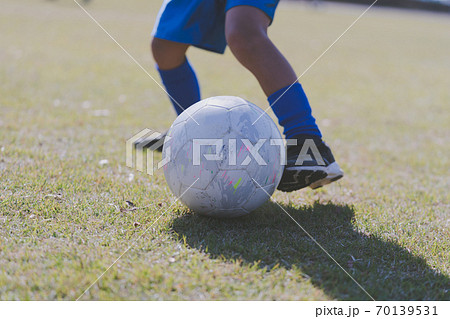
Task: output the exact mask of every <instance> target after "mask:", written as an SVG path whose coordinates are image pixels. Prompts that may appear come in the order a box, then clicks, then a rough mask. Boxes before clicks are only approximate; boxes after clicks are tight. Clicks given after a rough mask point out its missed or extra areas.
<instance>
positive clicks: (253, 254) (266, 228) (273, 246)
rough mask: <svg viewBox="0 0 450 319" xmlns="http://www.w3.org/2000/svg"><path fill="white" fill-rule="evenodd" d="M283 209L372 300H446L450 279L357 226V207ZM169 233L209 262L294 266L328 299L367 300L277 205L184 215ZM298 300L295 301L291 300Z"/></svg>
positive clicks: (320, 205) (391, 243)
mask: <svg viewBox="0 0 450 319" xmlns="http://www.w3.org/2000/svg"><path fill="white" fill-rule="evenodd" d="M283 208H284V209H286V211H287V212H288V213H289V214H290V215H291V216H292V217H293V218H294V219H295V220H296V221H297V222H298V223H299V224H300V225H302V226H303V227H304V228H305V230H306V231H308V232H309V233H310V234H311V235H312V236H313V237H314V238H315V239H316V240H317V241H318V242H319V243H320V244H321V245H322V246H323V247H324V248H325V249H326V250H327V251H328V252H329V253H330V254H331V256H333V258H335V260H336V261H337V262H338V263H339V264H340V265H341V266H342V267H344V269H345V270H346V271H348V272H349V273H350V274H351V275H352V276H353V277H354V278H355V279H356V280H357V281H358V282H359V283H360V284H361V285H362V286H363V287H364V288H365V289H366V290H367V291H368V293H369V294H371V295H372V296H373V297H374V298H375V299H376V300H430V299H431V300H442V299H448V298H449V293H448V288H449V284H450V283H449V278H448V277H447V276H445V275H443V274H440V273H438V272H436V271H435V270H434V269H432V268H430V267H429V266H428V265H427V264H426V262H425V260H424V259H423V258H420V257H417V256H414V255H412V254H411V253H410V252H408V251H407V250H406V249H404V248H402V247H401V246H399V245H398V244H396V243H394V242H391V241H386V240H383V239H380V238H377V237H374V236H371V235H366V234H363V233H362V232H359V231H357V230H356V229H355V227H354V225H353V223H352V221H353V218H354V215H355V213H354V209H353V208H352V207H351V206H347V205H345V206H340V205H335V204H332V203H328V204H325V205H324V204H319V203H315V204H314V205H313V206H308V207H304V208H301V209H296V208H294V207H288V206H284V207H283ZM172 227H173V230H174V232H176V233H177V234H178V236H179V239H180V240H182V238H183V237H185V241H186V243H187V245H188V246H190V247H191V248H194V249H198V250H200V251H204V252H208V253H209V254H210V257H211V258H225V259H227V260H230V259H232V260H233V259H235V260H241V261H242V263H244V264H245V263H247V264H254V263H259V266H260V267H264V268H267V269H268V270H269V271H270V270H271V269H272V268H274V267H275V266H276V265H277V267H284V268H286V269H292V268H295V269H299V270H300V271H301V272H302V273H303V274H305V275H306V276H309V277H310V278H311V282H312V283H313V284H314V285H315V286H316V287H318V288H320V289H322V290H323V291H324V292H325V293H326V294H327V295H329V296H330V297H331V298H335V299H340V300H355V299H356V300H368V299H369V297H368V296H367V295H366V294H365V293H364V292H363V291H362V289H361V288H359V287H358V285H356V284H355V283H354V282H353V281H352V279H351V278H349V276H347V275H346V274H345V273H344V272H343V271H342V269H340V268H339V266H337V265H336V264H335V263H334V262H333V260H332V259H331V258H330V257H328V256H327V255H326V254H325V253H324V252H323V251H322V250H321V249H320V247H318V246H317V245H316V244H315V243H314V242H313V241H312V240H311V239H310V238H309V237H308V236H307V235H306V234H305V233H304V232H303V231H302V230H301V229H300V228H299V226H298V225H296V224H295V223H294V221H293V220H292V219H290V217H289V216H287V215H286V214H285V213H284V212H283V211H282V210H281V209H280V208H279V207H278V206H277V205H276V204H274V203H267V204H266V205H264V206H263V207H262V208H261V209H260V210H259V211H257V212H255V213H252V214H250V215H249V216H246V217H243V218H238V219H232V220H221V219H211V218H205V217H202V216H198V215H195V214H191V215H184V216H182V217H179V218H177V219H176V220H174V222H173V226H172ZM292 298H293V299H295V296H292Z"/></svg>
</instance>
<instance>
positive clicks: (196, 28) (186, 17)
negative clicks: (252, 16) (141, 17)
mask: <svg viewBox="0 0 450 319" xmlns="http://www.w3.org/2000/svg"><path fill="white" fill-rule="evenodd" d="M278 2H279V0H164V2H163V4H162V7H161V9H160V11H159V13H158V17H157V19H156V23H155V27H154V29H153V33H152V34H153V36H154V37H156V38H160V39H165V40H170V41H175V42H181V43H186V44H190V45H193V46H196V47H199V48H202V49H205V50H209V51H213V52H218V53H223V52H224V51H225V48H226V46H227V42H226V39H225V13H226V11H227V10H229V9H231V8H233V7H236V6H240V5H246V6H252V7H256V8H258V9H260V10H262V11H263V12H264V13H265V14H266V15H267V16H268V17H269V18H270V19H271V20H273V17H274V14H275V10H276V8H277V5H278Z"/></svg>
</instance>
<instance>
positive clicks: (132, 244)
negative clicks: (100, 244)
mask: <svg viewBox="0 0 450 319" xmlns="http://www.w3.org/2000/svg"><path fill="white" fill-rule="evenodd" d="M198 180H199V178H197V179H196V180H195V181H194V182H193V183H192V184H191V186H189V187H188V188H187V189H186V190H185V191H184V192H183V193H182V194H181V195H180V196H178V197H177V198H176V199H175V200H174V201H173V202H172V204H170V206H169V207H168V208H167V209H166V210H165V211H164V212H163V213H162V214H161V215H159V217H158V218H157V219H156V220H155V221H154V222H153V223H152V224H151V225H150V226H148V227H147V229H146V230H145V231H144V233H142V234H141V235H140V236H139V237H138V238H136V239H135V240H134V241H133V242H132V243H131V244H130V246H128V248H127V249H125V251H124V252H123V253H122V254H121V255H120V256H119V257H117V259H116V260H114V262H113V263H112V264H111V265H110V266H109V267H108V268H106V270H105V271H104V272H103V273H102V274H101V275H100V276H98V277H97V279H95V280H94V281H93V282H92V283H91V284H90V285H89V287H88V288H87V289H86V290H85V291H83V293H82V294H81V295H80V296H78V298H77V299H76V301H78V300H80V298H81V297H83V296H84V294H86V292H88V291H89V289H91V288H92V286H93V285H95V283H96V282H97V281H99V280H100V279H101V278H102V277H103V275H104V274H106V273H107V272H108V270H109V269H111V267H112V266H114V265H115V264H116V263H117V262H118V261H119V259H120V258H122V256H123V255H125V254H126V253H127V252H128V251H129V250H130V249H131V248H132V247H133V246H134V244H135V243H136V242H137V241H138V240H139V239H141V238H142V236H144V235H145V234H146V233H147V232H148V230H149V229H150V228H151V227H152V226H153V225H154V224H155V223H156V222H157V221H158V220H159V219H160V218H161V217H162V216H164V215H165V214H166V213H167V212H168V211H169V209H170V208H171V207H172V206H173V204H175V203H176V202H177V200H179V199H180V198H181V197H182V196H183V195H184V194H185V193H186V192H187V191H188V190H189V189H191V187H192V186H194V184H195V183H196V182H197V181H198Z"/></svg>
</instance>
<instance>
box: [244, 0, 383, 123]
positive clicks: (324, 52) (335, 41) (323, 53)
mask: <svg viewBox="0 0 450 319" xmlns="http://www.w3.org/2000/svg"><path fill="white" fill-rule="evenodd" d="M377 2H378V0H375V1H374V2H373V3H372V4H371V5H370V6H369V7H368V8H367V9H366V10H364V12H363V13H361V14H360V15H359V17H358V18H356V20H355V21H353V23H352V24H350V26H349V27H348V28H347V29H345V31H344V32H342V34H341V35H340V36H339V37H338V38H337V39H336V40H334V42H333V43H331V44H330V46H329V47H328V48H327V49H326V50H325V51H323V52H322V54H321V55H319V57H318V58H317V59H315V60H314V62H313V63H311V65H310V66H309V67H308V68H307V69H306V70H305V71H303V73H302V74H301V75H300V76H299V77H298V78H297V80H295V82H294V83H292V84H291V85H290V86H289V87H288V88H287V89H286V90H285V91H284V92H283V93H282V94H281V95H280V96H279V97H278V98H277V99H276V100H275V101H274V102H273V103H272V104H271V105H269V107H268V108H266V109H265V110H264V113H267V111H268V110H269V109H270V108H271V107H273V106H274V104H275V103H277V102H278V100H279V99H281V98H282V97H283V95H285V94H286V92H287V91H289V89H290V88H291V87H292V86H293V85H294V84H295V83H297V82H298V80H300V79H301V78H302V77H303V76H304V75H305V74H306V73H307V72H308V71H309V70H310V69H311V68H312V67H313V66H314V65H315V64H316V63H317V61H319V60H320V59H321V58H322V57H323V56H324V55H325V54H326V53H327V52H328V51H329V50H330V49H331V48H332V47H333V46H334V45H335V44H336V43H337V42H338V41H339V40H340V39H341V38H342V37H343V36H344V34H346V33H347V31H348V30H350V29H351V28H352V27H353V26H354V25H355V24H356V22H358V21H359V19H361V18H362V17H363V16H364V15H365V14H366V13H367V11H369V10H370V9H371V8H372V7H373V6H374V5H375V4H376V3H377ZM264 113H263V114H261V115H260V116H259V117H258V118H257V119H256V120H255V121H254V122H253V123H252V125H254V124H255V123H256V122H257V121H258V120H259V119H260V118H261V117H262V116H263V115H264Z"/></svg>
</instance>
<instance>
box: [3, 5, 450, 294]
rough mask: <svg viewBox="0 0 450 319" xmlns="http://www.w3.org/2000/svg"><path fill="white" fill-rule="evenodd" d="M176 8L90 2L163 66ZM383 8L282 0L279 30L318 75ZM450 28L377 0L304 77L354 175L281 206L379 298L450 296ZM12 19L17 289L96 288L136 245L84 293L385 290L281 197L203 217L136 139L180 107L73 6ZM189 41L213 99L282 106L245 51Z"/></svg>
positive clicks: (10, 138) (11, 278)
mask: <svg viewBox="0 0 450 319" xmlns="http://www.w3.org/2000/svg"><path fill="white" fill-rule="evenodd" d="M157 2H158V1H144V0H132V1H127V2H126V3H125V2H123V1H118V0H114V1H106V0H103V1H101V0H97V1H94V2H92V4H90V5H89V6H88V9H89V10H90V11H91V12H92V14H93V15H94V16H95V17H96V18H97V19H98V20H99V22H100V23H101V24H102V25H104V27H105V28H106V29H107V30H109V31H110V32H111V34H112V35H113V36H115V37H116V38H117V40H118V41H119V42H120V43H121V44H122V45H123V46H124V47H125V48H127V49H128V50H129V51H130V53H131V54H132V55H133V56H135V57H136V59H137V60H138V61H140V62H141V63H142V64H143V65H144V66H145V67H146V68H147V69H148V70H149V72H150V74H151V75H152V76H154V77H155V78H156V77H157V73H156V72H155V70H154V69H153V61H152V60H151V57H150V54H149V52H148V51H149V50H148V43H149V39H150V31H151V28H152V24H153V21H154V19H155V16H156V13H157V10H158V3H157ZM363 9H364V8H363V7H351V6H330V7H325V8H322V9H320V10H314V9H312V8H310V7H306V6H302V5H296V4H291V3H287V4H282V5H280V7H279V10H278V12H277V15H276V17H275V21H274V24H273V26H271V28H270V34H271V36H272V38H273V39H274V41H275V42H276V43H277V44H278V45H279V47H280V49H281V50H282V51H283V52H284V53H285V54H286V56H287V57H288V59H289V60H290V61H291V62H292V64H293V65H294V67H295V69H296V70H297V71H298V73H299V74H300V73H301V72H303V70H305V69H306V68H307V67H308V66H309V65H310V64H311V63H312V62H313V61H314V60H315V59H316V57H317V56H319V55H320V54H321V53H322V52H323V51H324V50H325V49H326V48H327V47H328V46H329V45H330V44H331V43H332V42H333V41H334V40H335V39H336V38H337V37H338V36H339V35H340V33H341V32H342V31H343V30H345V28H347V26H348V25H350V23H352V22H353V21H354V19H355V18H356V17H357V16H358V15H359V14H360V13H361V12H362V11H363ZM449 27H450V20H449V18H448V16H442V15H436V14H428V13H418V12H403V11H395V10H384V9H383V10H380V9H374V10H372V11H370V12H369V13H368V14H367V15H366V16H365V17H364V18H362V19H361V20H360V21H359V22H358V23H357V24H356V25H355V27H354V28H352V29H351V30H350V31H349V32H348V33H347V34H346V35H345V36H344V37H343V38H342V39H341V40H340V41H339V42H338V43H337V44H336V45H335V46H334V47H333V48H332V49H331V50H330V51H329V52H328V53H327V54H326V55H325V56H324V57H323V58H322V59H321V60H320V61H319V62H318V63H317V64H316V65H315V66H314V67H313V68H311V70H310V71H309V72H308V73H307V74H306V75H305V76H304V77H303V78H302V79H301V82H302V83H303V85H304V87H305V88H306V90H307V92H308V94H309V98H310V101H311V103H312V105H313V108H314V114H315V115H316V118H317V119H318V122H319V124H321V128H322V130H323V133H324V136H325V137H326V140H327V141H328V142H329V144H331V145H332V147H333V150H334V153H335V155H336V157H337V159H338V161H339V163H340V164H341V166H342V167H343V169H344V170H345V172H346V177H345V178H344V179H343V180H342V181H340V182H339V183H335V184H333V185H330V186H328V187H326V188H323V189H321V190H319V191H312V190H304V191H299V192H295V193H290V194H285V193H280V192H276V193H275V195H274V197H273V200H274V201H277V202H278V203H280V204H281V205H282V206H283V207H284V208H285V209H286V210H287V211H288V212H289V213H290V214H291V215H292V216H293V218H295V220H297V221H298V222H299V223H300V224H301V225H302V226H303V227H304V228H305V229H306V230H307V231H308V232H309V233H310V234H311V235H312V236H313V237H314V238H315V239H316V240H317V241H318V242H319V243H320V244H321V245H322V246H323V247H324V248H325V249H326V250H327V251H329V252H330V254H331V255H332V256H333V257H334V258H335V259H336V260H337V261H338V262H339V263H340V264H341V265H342V266H343V267H344V268H345V269H346V270H347V271H348V272H349V273H350V274H351V275H352V276H353V277H354V278H355V279H356V280H357V281H358V282H359V283H360V284H361V285H362V286H363V287H364V288H365V289H366V290H367V291H368V292H369V293H370V294H371V295H372V296H373V297H374V298H375V299H377V300H392V299H408V300H417V299H433V300H434V299H438V300H442V299H447V300H448V299H449V298H450V295H449V286H450V284H449V283H450V282H449V275H450V269H449V253H448V252H449V250H450V247H449V246H450V245H449V225H448V218H449V212H450V209H449V208H450V201H449V193H448V188H449V182H448V181H449V180H448V178H449V176H448V174H449V171H450V169H449V168H450V163H449V154H450V147H449V145H450V128H449V123H450V113H449V109H448V108H449V103H450V90H448V88H449V87H450V78H449V77H448V74H449V73H450V56H449V54H448V53H449V51H450V38H449V37H448V30H449ZM0 29H1V30H2V32H0V43H1V44H0V61H1V63H0V82H1V83H2V84H1V85H0V299H2V300H17V299H20V300H51V299H67V300H73V299H76V298H77V297H78V296H79V295H80V294H81V293H82V292H83V291H84V290H85V289H86V288H87V287H88V286H89V285H90V284H91V283H92V282H93V281H94V280H95V279H96V278H97V277H98V276H99V275H100V274H101V273H102V272H103V271H104V270H105V269H106V268H107V267H108V266H109V265H110V264H111V263H112V262H113V261H114V260H115V259H116V258H117V257H118V256H120V254H121V253H122V252H123V251H124V250H125V249H126V248H127V247H128V246H129V245H130V243H132V242H133V241H134V240H137V241H136V244H135V246H134V247H133V248H131V249H130V250H129V251H128V253H127V254H125V255H124V256H123V257H122V258H121V259H120V260H119V261H118V262H117V264H116V265H114V266H113V267H112V268H111V269H110V270H109V271H108V272H107V273H106V274H105V275H104V276H103V278H102V279H101V280H100V281H98V282H97V283H96V284H95V285H94V286H93V287H92V288H91V289H90V290H89V291H88V292H87V293H86V294H85V295H84V296H83V298H82V299H94V300H97V299H101V300H110V299H120V300H124V299H152V300H154V299H157V300H159V299H165V300H166V299H170V300H179V299H196V300H201V299H214V300H227V299H233V300H234V299H243V300H246V299H264V300H272V299H275V300H286V299H288V300H299V299H301V300H332V299H336V300H354V299H362V300H367V299H368V296H367V295H366V294H365V293H364V292H363V291H362V290H361V289H360V288H359V287H358V286H357V285H356V284H355V283H354V282H353V281H352V280H351V279H350V278H349V277H348V276H347V275H346V274H345V273H344V272H343V271H342V270H341V269H339V268H338V266H337V265H336V264H335V263H334V262H333V261H332V260H331V259H330V258H329V257H328V256H326V255H325V254H324V253H323V252H322V251H321V249H320V248H319V247H318V246H317V245H315V244H314V242H313V241H312V240H311V239H310V238H309V237H308V236H306V235H305V233H304V232H303V231H302V230H301V229H300V228H299V227H298V226H297V225H296V224H295V223H294V222H293V221H292V220H291V219H290V218H289V217H288V216H287V215H286V214H285V213H284V212H283V211H282V210H281V209H280V208H279V207H278V206H276V204H274V203H267V204H266V205H264V206H263V207H262V208H261V209H259V210H258V211H256V212H254V213H252V214H250V215H249V216H247V217H244V218H241V219H236V220H225V221H224V220H214V219H208V218H202V217H200V216H197V215H195V214H193V213H191V212H189V211H188V210H187V209H186V208H184V207H183V206H182V205H181V204H178V203H177V204H175V205H174V206H170V204H171V202H172V201H173V200H174V196H173V195H171V193H170V191H169V189H168V188H167V186H166V184H165V180H164V176H163V174H162V173H161V172H158V173H157V174H156V175H155V176H148V175H145V174H142V173H139V172H136V171H134V170H132V169H129V168H127V167H126V166H125V140H126V139H128V138H130V137H131V136H132V135H133V134H134V133H136V132H138V131H140V130H141V129H143V128H146V127H148V128H152V129H156V130H164V129H166V128H167V127H169V126H170V124H171V122H172V121H173V120H174V115H173V113H172V110H171V108H170V106H169V103H168V99H167V97H166V96H165V95H164V93H163V92H162V90H161V89H160V88H158V87H157V85H156V84H155V83H154V82H153V81H152V80H151V79H150V78H149V77H147V75H146V74H145V73H144V72H142V70H140V69H139V68H138V67H137V66H136V65H135V64H134V63H133V62H132V61H131V60H130V59H129V58H128V57H127V56H126V55H125V54H124V53H123V52H122V51H121V50H120V48H118V47H117V46H116V44H114V43H113V42H112V41H111V39H109V38H108V37H107V36H106V35H105V34H104V33H103V32H102V31H101V30H100V29H99V28H98V27H97V26H96V25H95V24H94V23H93V22H92V21H91V20H90V19H89V18H88V17H87V16H86V15H85V13H83V12H82V11H81V10H80V9H79V8H78V7H76V6H75V5H74V4H73V3H72V1H69V0H66V1H58V2H49V1H31V0H23V1H20V2H18V1H13V0H3V1H2V10H1V11H0ZM189 54H190V59H191V61H192V64H193V65H195V67H196V69H197V73H198V76H199V78H200V80H201V83H202V89H203V96H204V97H206V96H213V95H239V96H242V97H244V98H247V99H249V100H251V101H253V102H254V103H257V104H258V105H260V106H262V107H266V105H267V104H266V103H267V102H266V101H265V97H264V95H263V94H262V92H261V90H260V88H259V87H258V84H257V82H256V81H255V80H254V79H253V77H252V76H251V75H250V74H249V73H248V72H247V71H245V70H244V69H243V68H242V67H241V66H240V65H239V64H238V63H237V62H236V61H235V59H234V58H233V56H232V55H231V54H230V52H229V51H228V52H227V53H226V54H225V55H224V56H221V55H217V54H212V53H207V52H203V51H200V50H197V49H192V50H190V52H189ZM125 96H126V99H125V98H124V97H125ZM98 110H108V112H107V113H106V114H105V112H104V111H103V112H98ZM99 114H100V115H102V114H103V115H106V116H98V115H99ZM102 159H107V160H108V161H109V162H108V164H107V165H103V166H101V165H99V161H100V160H102ZM130 174H134V179H133V180H131V178H130ZM127 200H128V201H131V202H133V203H135V204H136V205H137V206H138V207H146V208H142V209H138V210H130V209H126V206H125V201H127ZM121 208H122V209H121ZM163 212H166V213H165V214H164V215H163V216H162V217H161V218H160V219H159V220H158V221H157V222H156V223H155V224H153V222H154V221H155V220H156V219H157V218H158V216H159V215H160V214H161V213H163ZM137 223H139V224H137ZM152 224H153V225H152ZM147 230H148V231H147ZM146 231H147V232H146ZM141 235H143V236H142V237H141V238H140V236H141Z"/></svg>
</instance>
